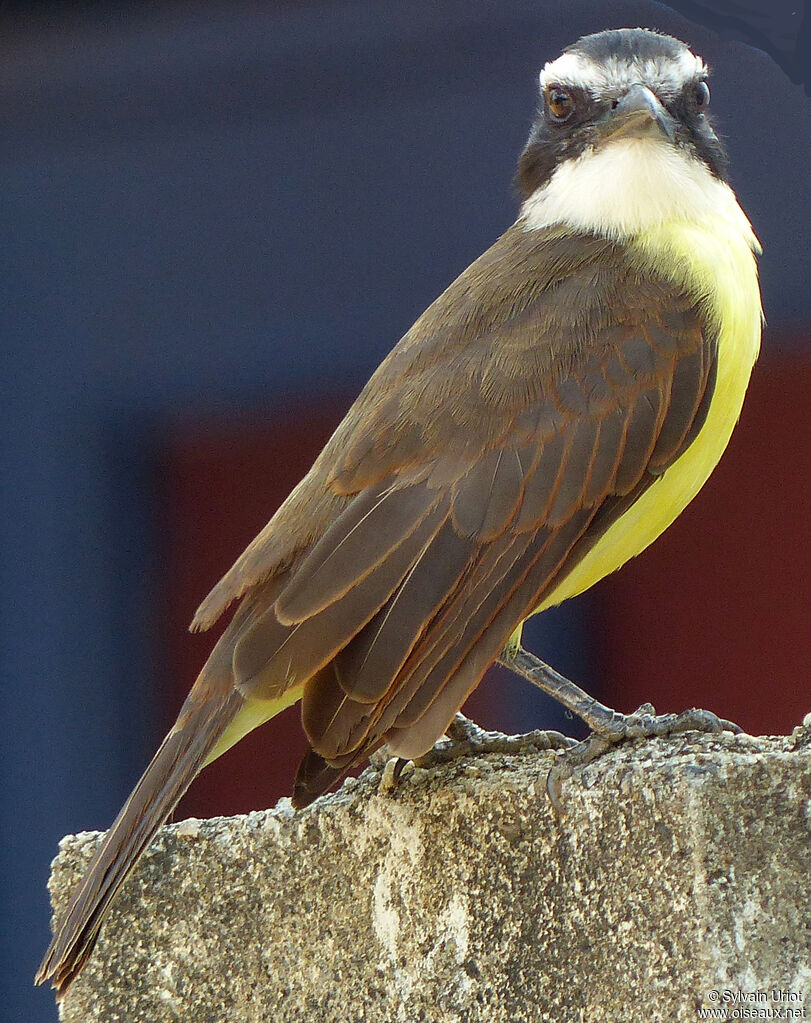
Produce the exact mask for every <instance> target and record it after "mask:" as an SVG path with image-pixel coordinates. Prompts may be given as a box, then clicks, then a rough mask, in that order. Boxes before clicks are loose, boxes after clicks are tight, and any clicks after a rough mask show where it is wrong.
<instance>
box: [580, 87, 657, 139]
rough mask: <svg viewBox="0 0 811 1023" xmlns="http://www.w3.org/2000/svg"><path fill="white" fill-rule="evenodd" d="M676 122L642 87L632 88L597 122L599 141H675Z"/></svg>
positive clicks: (648, 90)
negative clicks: (634, 139)
mask: <svg viewBox="0 0 811 1023" xmlns="http://www.w3.org/2000/svg"><path fill="white" fill-rule="evenodd" d="M675 126H676V125H675V121H674V120H673V118H672V117H671V116H670V114H669V113H668V112H667V110H665V108H664V107H663V106H662V104H661V103H660V102H659V100H658V99H657V98H656V96H655V95H654V94H653V93H652V92H651V90H650V89H648V88H647V86H645V85H641V84H639V83H637V84H635V85H632V86H631V87H630V88H629V89H628V90H627V91H626V92H625V93H624V94H623V95H622V96H621V97H620V98H619V99H618V100H617V101H616V105H615V106H614V107H613V108H612V109H611V110H610V111H609V112H608V114H606V116H605V117H604V118H603V119H602V121H600V123H599V125H598V128H599V131H600V135H601V140H602V141H608V140H609V139H619V138H638V139H642V138H657V137H659V138H661V137H662V136H664V137H665V138H667V139H668V140H669V141H670V142H672V141H673V140H674V138H675Z"/></svg>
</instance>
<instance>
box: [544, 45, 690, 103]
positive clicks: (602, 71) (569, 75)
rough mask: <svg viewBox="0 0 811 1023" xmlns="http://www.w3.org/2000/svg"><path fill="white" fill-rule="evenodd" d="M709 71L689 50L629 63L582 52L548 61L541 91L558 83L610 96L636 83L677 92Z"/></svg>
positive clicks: (598, 94) (563, 55) (566, 54)
mask: <svg viewBox="0 0 811 1023" xmlns="http://www.w3.org/2000/svg"><path fill="white" fill-rule="evenodd" d="M706 73H707V68H706V65H705V64H704V61H703V60H702V59H701V58H700V57H696V56H695V55H694V54H692V53H691V52H690V51H689V50H685V51H684V52H683V53H681V54H679V56H678V57H677V58H676V59H671V58H664V57H663V58H646V59H645V60H639V59H634V60H632V61H630V62H629V61H627V60H620V59H618V58H616V57H611V58H609V59H608V60H606V61H599V62H598V61H594V60H592V59H591V58H589V57H586V56H585V55H584V54H582V53H574V52H572V53H564V54H562V55H561V56H560V57H558V58H557V59H556V60H553V61H550V62H549V63H548V64H546V65H545V66H544V69H543V71H541V75H540V82H541V90H543V89H544V88H545V87H546V86H547V85H548V84H550V83H552V82H556V83H560V84H561V85H569V86H577V87H578V88H581V89H587V90H588V91H589V92H590V93H591V94H592V95H594V96H608V95H611V94H612V93H614V92H616V91H617V90H618V89H627V88H628V87H629V86H630V85H634V84H635V83H641V84H643V85H648V86H651V87H652V88H654V89H659V90H661V91H664V92H668V93H672V94H675V93H677V92H679V91H680V90H681V89H682V88H683V86H684V85H685V83H686V82H688V81H692V80H693V78H695V77H696V76H697V75H702V74H706Z"/></svg>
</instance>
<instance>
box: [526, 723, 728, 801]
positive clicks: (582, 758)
mask: <svg viewBox="0 0 811 1023" xmlns="http://www.w3.org/2000/svg"><path fill="white" fill-rule="evenodd" d="M742 731H743V729H742V728H741V727H740V726H739V725H736V724H735V723H734V721H727V720H726V719H725V718H719V717H718V715H717V714H713V713H712V711H709V710H701V709H699V708H698V707H692V708H691V709H690V710H685V711H682V712H681V714H657V713H656V711H655V710H654V707H653V705H652V704H650V703H643V704H642V706H641V707H639V708H637V710H635V711H634V713H633V714H620V713H618V712H617V711H612V712H611V716H610V717H606V718H604V719H601V720H600V721H599V724H597V727H596V728H595V729H594V731H593V732H592V734H591V735H589V736H588V737H587V738H586V739H584V740H583V741H582V742H579V743H577V744H576V745H574V746H571V747H570V748H569V749H567V750H565V751H564V752H563V753H561V754H559V755H558V758H557V762H556V763H555V765H554V766H553V767H552V769H551V770H550V772H549V774H548V776H547V779H546V790H547V792H548V794H549V798H550V800H551V802H552V805H553V806H554V808H555V809H556V810H557V811H558V813H561V812H562V811H563V807H562V803H561V788H562V785H563V782H564V781H567V780H568V779H569V778H571V777H572V775H573V774H574V772H575V770H577V768H582V767H585V766H586V765H588V764H591V763H593V762H594V761H595V760H597V759H598V758H599V757H601V756H602V755H603V754H604V753H606V752H608V750H610V749H612V748H613V747H614V746H617V745H618V744H619V743H621V742H625V741H626V740H628V739H655V738H662V737H664V736H670V735H681V734H682V733H684V732H703V733H704V734H710V735H712V734H717V733H718V732H733V733H735V734H740V733H741V732H742Z"/></svg>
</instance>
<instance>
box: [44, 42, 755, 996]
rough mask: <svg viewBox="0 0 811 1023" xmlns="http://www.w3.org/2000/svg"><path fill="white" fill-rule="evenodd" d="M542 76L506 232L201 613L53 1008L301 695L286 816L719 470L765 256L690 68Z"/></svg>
mask: <svg viewBox="0 0 811 1023" xmlns="http://www.w3.org/2000/svg"><path fill="white" fill-rule="evenodd" d="M540 84H541V100H542V102H541V106H540V109H539V112H538V115H537V118H536V120H535V123H534V125H533V127H532V131H531V134H530V136H529V141H528V142H527V145H526V147H525V149H524V151H523V153H522V154H521V158H520V163H519V168H518V186H519V189H520V192H521V196H522V202H521V207H520V212H519V215H518V218H517V220H516V222H515V223H514V224H513V225H512V227H510V228H509V229H508V230H507V231H506V232H505V234H504V235H502V237H501V238H499V240H498V241H497V242H496V243H495V244H494V245H493V247H492V248H490V249H488V250H487V251H486V252H485V253H484V254H483V255H482V256H480V257H479V259H477V260H476V261H475V262H474V263H473V264H472V265H471V266H470V267H468V269H467V270H465V271H464V273H462V274H461V276H460V277H459V278H458V279H457V280H456V281H454V283H453V284H451V286H450V287H449V288H448V289H447V290H446V291H445V292H444V293H443V294H442V295H440V297H439V298H438V299H437V300H436V301H435V302H434V303H433V304H432V305H431V306H430V307H429V308H428V309H427V310H426V312H425V313H424V314H423V315H422V316H421V317H420V318H419V319H418V320H417V322H416V323H415V324H414V326H413V327H412V328H411V329H410V330H409V331H408V333H407V334H406V335H405V336H404V337H403V338H402V339H401V340H400V342H399V343H398V344H397V345H396V346H395V348H394V349H393V351H392V352H391V353H390V354H389V355H388V357H387V358H386V359H385V360H384V362H383V363H382V365H381V366H380V367H379V368H378V370H377V371H376V372H375V373H374V375H373V376H372V378H371V379H370V380H369V382H368V384H367V385H366V387H365V388H364V389H363V391H362V393H361V395H360V397H359V398H358V399H357V401H356V402H355V404H354V405H353V406H352V408H351V409H350V410H349V412H348V414H347V416H346V418H345V419H344V420H343V422H342V423H341V424H340V426H339V427H338V428H337V430H336V431H335V433H334V434H333V436H332V438H331V439H330V440H329V442H328V443H327V445H326V447H325V448H324V450H323V451H322V452H321V454H320V455H319V457H318V458H317V459H316V462H315V464H314V465H313V467H312V469H311V470H310V472H309V473H308V474H307V475H306V476H305V478H304V479H303V480H302V481H301V483H299V485H298V486H297V487H296V488H295V489H294V490H293V492H292V493H291V494H290V496H289V497H288V498H287V500H286V501H285V502H284V504H283V505H282V506H281V507H280V508H279V510H278V511H277V512H276V514H275V515H274V516H273V518H272V519H271V520H270V522H269V523H268V525H267V526H266V527H265V529H264V530H262V532H261V533H260V534H259V536H257V538H256V539H255V540H254V541H253V542H252V543H251V544H250V546H249V547H248V548H247V550H246V551H245V552H244V554H242V556H241V557H240V558H239V559H238V560H237V562H236V564H235V565H234V566H233V568H231V570H230V571H229V572H228V573H227V574H226V575H225V576H224V577H223V579H222V580H221V581H220V582H219V583H218V584H217V585H216V586H215V587H214V589H213V590H212V592H211V593H210V594H209V596H208V597H207V598H206V599H205V600H204V601H203V604H202V605H201V607H200V609H199V610H198V612H197V615H196V617H195V619H194V622H193V628H195V629H205V628H207V627H208V626H210V625H211V624H212V623H213V622H214V621H215V620H216V619H217V618H218V617H219V616H220V615H221V614H222V613H223V611H224V610H225V609H226V608H227V607H228V606H229V605H230V604H231V603H232V602H233V601H238V602H239V603H238V606H237V609H236V612H235V614H234V616H233V618H232V620H231V622H230V624H229V626H228V628H227V629H226V631H225V633H224V635H223V636H222V638H221V639H220V641H219V642H218V643H217V644H216V646H215V647H214V650H213V652H212V654H211V656H210V657H209V659H208V661H207V663H206V665H205V667H204V668H203V670H202V671H201V672H200V675H199V677H198V678H197V681H196V682H195V684H194V686H193V688H192V690H191V692H190V693H189V696H188V698H187V699H186V702H185V703H184V705H183V707H182V709H181V711H180V715H179V717H178V719H177V721H176V723H175V725H174V726H173V728H172V730H171V731H170V732H169V734H168V735H167V736H166V738H165V739H164V741H163V744H162V745H161V747H160V749H159V750H158V752H157V753H156V754H155V757H154V759H153V760H152V762H151V763H150V765H149V767H148V768H147V769H146V771H145V773H144V775H143V777H142V778H141V780H140V781H139V782H138V784H137V785H136V787H135V789H134V791H133V793H132V794H131V796H130V797H129V799H128V800H127V802H126V804H125V806H124V808H123V809H122V810H121V813H120V814H119V816H118V817H117V819H116V820H115V822H114V824H113V826H112V827H111V829H110V830H109V831H108V832H107V835H106V837H105V838H104V840H103V842H102V843H101V845H100V846H99V849H98V851H97V852H96V854H95V857H94V859H93V861H92V862H91V864H90V866H89V869H88V871H87V873H86V875H85V877H84V879H83V880H82V882H81V883H80V884H79V886H78V888H77V891H76V893H75V894H74V896H73V898H72V901H71V902H70V905H69V906H68V908H67V910H66V911H65V913H64V914H63V915H62V917H61V918H60V919H59V921H58V923H57V926H56V931H55V937H54V939H53V942H52V944H51V947H50V949H49V950H48V953H47V955H46V956H45V960H44V962H43V964H42V967H41V970H40V972H39V975H38V978H37V979H38V981H40V982H42V981H46V980H50V981H52V982H53V984H54V986H55V987H56V988H57V989H58V991H59V994H60V996H61V995H62V994H64V992H65V991H66V989H67V988H68V986H69V985H70V983H71V982H72V980H73V979H74V977H75V976H76V975H77V973H78V972H79V971H80V970H81V968H82V966H83V964H84V963H85V961H86V960H87V958H88V956H89V955H90V952H91V951H92V949H93V945H94V943H95V940H96V937H97V934H98V931H99V927H100V926H101V923H102V920H103V918H104V915H105V913H106V911H107V910H108V908H109V905H110V902H111V900H112V899H113V897H114V896H115V894H116V892H117V891H118V889H119V887H120V886H121V884H122V883H123V881H124V880H125V878H126V877H127V876H128V874H129V873H130V872H131V871H132V869H133V867H134V866H135V864H136V863H137V861H138V859H139V857H140V856H141V854H142V852H143V851H144V849H145V848H146V846H147V844H148V843H149V841H150V840H151V839H152V837H153V836H154V834H155V832H156V831H157V829H158V828H159V827H160V825H161V824H162V823H163V821H164V820H165V819H166V817H167V815H168V814H169V813H170V812H171V811H172V809H173V808H174V806H175V805H176V804H177V802H178V800H179V799H180V797H181V796H182V794H183V793H184V792H185V790H186V788H187V787H188V786H189V784H190V783H191V781H192V779H193V778H194V777H195V775H196V774H197V773H198V772H199V771H200V770H201V769H202V768H203V767H204V766H205V765H206V764H207V763H209V762H210V761H212V760H213V759H215V758H216V757H218V756H220V754H221V753H224V752H225V751H226V750H227V749H228V748H229V747H230V746H231V745H233V744H234V743H235V742H237V741H238V740H239V739H241V738H242V737H243V736H244V735H245V734H246V733H247V732H249V731H250V730H251V729H253V728H255V727H256V726H257V725H260V724H262V723H263V722H265V721H267V720H268V719H270V718H272V717H273V716H274V715H276V714H278V713H279V711H281V710H282V709H283V708H285V707H287V706H289V705H290V704H292V703H294V702H295V701H297V700H301V702H302V722H303V726H304V730H305V732H306V734H307V737H308V739H309V743H310V750H309V752H308V753H307V755H306V756H305V758H304V760H303V761H302V764H301V766H300V768H299V772H298V776H297V779H296V786H295V796H294V802H295V804H296V805H297V806H305V805H306V804H308V803H310V802H311V801H312V800H313V799H314V798H315V797H316V796H317V795H319V794H320V793H322V792H324V791H325V790H326V789H328V788H329V787H330V786H331V785H332V784H334V783H335V781H336V780H338V779H339V778H340V777H342V776H343V775H344V774H345V773H346V772H347V771H348V770H349V769H350V768H351V767H352V766H353V765H355V764H357V763H358V762H360V761H362V760H363V759H364V758H365V757H367V756H368V755H369V754H370V752H371V751H373V750H375V749H377V748H378V747H379V746H381V745H382V744H384V743H385V744H387V745H388V747H389V749H390V751H391V753H392V754H393V755H395V756H398V757H402V758H414V757H418V756H420V755H422V754H424V753H425V752H426V751H427V750H429V749H430V748H431V746H432V745H433V743H434V742H435V741H436V739H437V738H438V737H439V736H441V735H442V734H443V732H444V731H445V729H446V728H447V727H448V725H449V723H450V721H451V719H452V718H453V716H454V714H455V712H456V711H457V710H458V708H459V707H460V706H461V705H462V703H463V702H464V700H465V699H466V697H467V696H468V694H469V693H470V692H471V691H472V690H473V689H474V687H475V686H477V685H478V683H479V682H480V680H481V678H482V676H483V675H484V673H485V671H486V670H487V668H488V667H489V666H490V665H491V664H492V663H493V662H494V660H496V658H498V657H499V655H500V654H502V651H508V652H509V650H510V649H511V648H515V647H516V645H517V643H518V640H519V639H520V628H521V623H522V622H523V621H524V620H525V619H526V618H527V617H528V616H529V615H531V614H534V613H536V612H538V611H543V610H544V609H545V608H548V607H550V606H552V605H555V604H559V603H560V602H561V601H563V600H566V599H567V598H568V597H572V596H574V595H575V594H578V593H581V592H582V591H583V590H585V589H586V588H587V587H589V586H591V585H592V584H593V583H595V582H597V580H599V579H601V578H602V577H603V576H605V575H606V574H607V573H609V572H613V571H614V570H615V569H617V568H619V567H620V565H622V564H623V563H624V562H626V561H627V560H628V559H629V558H631V557H633V556H634V555H636V554H639V552H640V551H642V550H643V549H644V548H645V547H647V546H648V544H649V543H651V541H652V540H654V539H655V538H656V537H657V536H658V535H659V534H660V533H661V532H662V530H664V529H665V528H666V527H667V526H668V525H670V523H671V522H673V520H674V519H675V518H676V516H677V515H678V514H679V513H680V512H681V511H682V510H683V508H684V507H685V506H686V505H687V503H688V502H689V501H691V500H692V498H693V497H695V495H696V493H697V492H698V490H699V488H700V487H701V486H702V485H703V483H704V482H705V480H706V479H707V477H708V476H709V474H710V472H711V471H712V469H713V468H714V466H715V464H716V463H717V461H718V459H719V458H720V457H721V454H722V452H723V450H724V448H725V447H726V445H727V442H728V440H729V437H730V434H731V432H732V429H733V427H734V425H735V422H736V421H737V419H738V416H739V413H740V410H741V404H742V402H743V398H744V392H745V391H746V387H747V384H748V381H749V377H750V373H751V371H752V366H753V364H754V362H755V359H756V357H757V353H758V348H759V344H760V330H761V308H760V295H759V289H758V281H757V270H756V264H755V257H754V254H755V253H756V252H758V251H759V249H758V243H757V240H756V239H755V236H754V234H753V233H752V228H751V226H750V224H749V222H748V220H747V218H746V216H745V215H744V214H743V212H742V211H741V209H740V207H739V205H738V203H737V201H736V199H735V195H734V194H733V192H732V190H731V188H730V187H729V185H728V184H727V181H726V175H725V160H724V153H723V149H722V146H721V144H720V143H719V141H718V139H717V137H716V136H715V134H714V133H713V130H712V127H711V126H710V122H709V119H708V116H707V106H708V103H709V96H710V94H709V89H708V87H707V68H706V67H705V65H704V63H703V62H702V60H701V59H700V58H698V57H696V56H694V55H693V54H692V53H691V52H690V50H689V49H688V48H687V46H685V45H684V44H683V43H681V42H679V41H678V40H676V39H673V38H671V37H669V36H666V35H660V34H658V33H654V32H650V31H646V30H643V29H622V30H617V31H608V32H600V33H598V34H597V35H591V36H586V37H585V38H583V39H581V40H579V42H577V43H575V44H574V45H572V46H570V47H569V48H568V49H567V50H565V51H564V53H563V54H562V56H560V57H558V59H557V60H554V61H552V62H551V63H548V64H547V65H546V66H545V67H544V69H543V71H542V72H541V76H540ZM504 656H508V653H507V654H505V655H504ZM584 716H585V715H584ZM586 720H589V718H588V717H586Z"/></svg>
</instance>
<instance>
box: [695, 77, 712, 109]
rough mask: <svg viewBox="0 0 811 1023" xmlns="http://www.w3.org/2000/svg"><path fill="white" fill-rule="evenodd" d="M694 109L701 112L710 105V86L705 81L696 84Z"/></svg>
mask: <svg viewBox="0 0 811 1023" xmlns="http://www.w3.org/2000/svg"><path fill="white" fill-rule="evenodd" d="M695 101H696V110H697V111H698V112H699V113H700V114H703V113H704V111H705V110H706V109H707V107H708V106H709V105H710V87H709V85H707V83H706V82H703V81H702V82H699V83H698V85H697V86H696V95H695Z"/></svg>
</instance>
